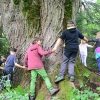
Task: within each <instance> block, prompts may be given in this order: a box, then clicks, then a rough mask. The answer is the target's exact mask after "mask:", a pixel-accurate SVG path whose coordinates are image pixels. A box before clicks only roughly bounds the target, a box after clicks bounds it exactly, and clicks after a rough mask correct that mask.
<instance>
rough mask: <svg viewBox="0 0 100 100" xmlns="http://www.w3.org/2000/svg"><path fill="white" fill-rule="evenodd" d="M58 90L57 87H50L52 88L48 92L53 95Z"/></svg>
mask: <svg viewBox="0 0 100 100" xmlns="http://www.w3.org/2000/svg"><path fill="white" fill-rule="evenodd" d="M58 91H59V89H52V90H50V94H51V95H54V94H56V93H57V92H58Z"/></svg>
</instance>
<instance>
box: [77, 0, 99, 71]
mask: <svg viewBox="0 0 100 100" xmlns="http://www.w3.org/2000/svg"><path fill="white" fill-rule="evenodd" d="M98 1H99V0H98ZM82 4H83V6H82V7H81V9H80V10H79V12H78V14H77V17H76V23H77V28H78V29H79V30H80V31H81V32H82V33H83V34H84V35H85V36H86V37H87V38H88V39H95V38H96V33H97V32H98V31H100V28H99V25H100V21H99V20H100V13H99V12H100V9H99V7H100V3H93V2H92V1H91V2H87V1H86V0H83V3H82ZM89 44H91V45H93V44H94V43H89ZM88 51H89V52H88V58H87V65H88V68H90V69H93V70H97V62H96V59H95V55H94V50H90V49H89V50H88Z"/></svg>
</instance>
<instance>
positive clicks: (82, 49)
mask: <svg viewBox="0 0 100 100" xmlns="http://www.w3.org/2000/svg"><path fill="white" fill-rule="evenodd" d="M87 47H90V48H93V46H91V45H89V44H87V43H86V41H84V40H81V44H80V45H79V53H80V59H81V61H82V63H83V64H84V66H86V67H87V64H86V59H87Z"/></svg>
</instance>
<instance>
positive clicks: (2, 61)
mask: <svg viewBox="0 0 100 100" xmlns="http://www.w3.org/2000/svg"><path fill="white" fill-rule="evenodd" d="M5 61H6V58H5V57H4V56H1V59H0V69H3V67H1V65H2V63H4V62H5Z"/></svg>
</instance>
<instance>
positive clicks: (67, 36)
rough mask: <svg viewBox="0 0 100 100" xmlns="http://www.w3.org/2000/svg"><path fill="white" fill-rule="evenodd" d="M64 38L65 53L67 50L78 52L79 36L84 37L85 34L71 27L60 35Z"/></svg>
mask: <svg viewBox="0 0 100 100" xmlns="http://www.w3.org/2000/svg"><path fill="white" fill-rule="evenodd" d="M60 38H61V39H62V40H64V42H65V53H66V52H69V51H70V52H78V49H79V43H78V38H80V39H83V38H84V36H83V35H82V34H81V33H80V32H79V31H78V30H77V29H76V28H71V29H68V30H65V31H64V32H63V33H62V35H61V36H60Z"/></svg>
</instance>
